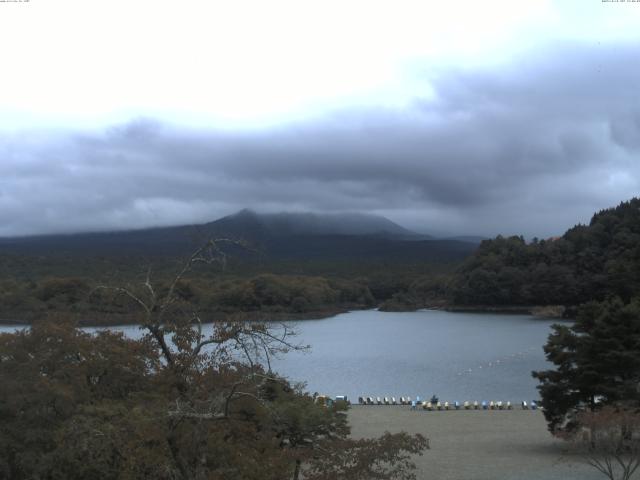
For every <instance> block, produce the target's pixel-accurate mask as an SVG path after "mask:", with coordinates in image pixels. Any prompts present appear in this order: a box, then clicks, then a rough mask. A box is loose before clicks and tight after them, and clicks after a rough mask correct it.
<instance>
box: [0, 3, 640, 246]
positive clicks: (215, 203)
mask: <svg viewBox="0 0 640 480" xmlns="http://www.w3.org/2000/svg"><path fill="white" fill-rule="evenodd" d="M0 42H1V45H2V49H0V60H1V63H0V65H1V68H2V77H1V80H0V235H1V236H8V235H24V234H37V233H51V232H75V231H86V230H105V229H125V228H137V227H146V226H152V225H174V224H186V223H194V222H206V221H210V220H213V219H216V218H218V217H220V216H222V215H226V214H229V213H233V212H235V211H237V210H239V209H241V208H245V207H249V208H253V209H255V210H258V211H316V212H339V211H359V212H371V213H376V214H382V215H385V216H387V217H388V218H390V219H391V220H394V221H396V222H398V223H400V224H402V225H403V226H405V227H408V228H412V229H416V230H419V231H422V232H425V233H441V232H442V233H447V234H479V235H486V236H494V235H496V234H498V233H502V234H524V235H525V236H528V237H531V236H539V237H546V236H551V235H556V234H561V233H563V232H564V231H565V230H566V229H567V228H569V227H571V226H573V225H574V224H576V223H578V222H587V221H588V220H589V218H590V216H591V214H592V213H593V212H594V211H596V210H599V209H601V208H605V207H609V206H614V205H616V204H617V203H619V202H620V201H622V200H626V199H629V198H631V197H633V196H635V195H638V194H639V193H640V2H630V1H628V0H627V2H623V3H620V2H618V3H614V2H606V1H602V0H576V1H573V0H559V1H552V0H547V1H545V0H535V1H525V0H520V1H513V0H509V1H506V0H504V1H503V0H497V1H492V0H484V1H481V2H480V1H455V2H427V1H424V0H423V1H416V2H411V1H398V0H394V1H393V2H391V1H389V2H372V1H371V0H368V1H349V0H342V1H335V2H333V1H327V0H323V1H322V2H305V1H302V0H291V1H277V0H270V1H268V2H262V1H255V2H245V1H233V2H227V1H225V2H222V1H220V2H212V1H211V2H206V1H186V0H181V1H167V2H158V1H148V2H147V1H136V2H131V1H120V0H110V1H102V0H100V1H87V0H81V1H65V0H56V1H54V2H52V1H48V0H30V1H28V2H26V1H24V0H23V1H22V2H0Z"/></svg>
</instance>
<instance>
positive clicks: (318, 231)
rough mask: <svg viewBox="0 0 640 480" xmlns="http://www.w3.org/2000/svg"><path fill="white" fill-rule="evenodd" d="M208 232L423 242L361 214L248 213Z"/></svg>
mask: <svg viewBox="0 0 640 480" xmlns="http://www.w3.org/2000/svg"><path fill="white" fill-rule="evenodd" d="M206 227H207V229H208V230H209V231H211V232H216V233H217V232H221V233H226V234H228V233H229V232H234V233H236V236H241V237H247V238H256V237H257V238H265V237H285V236H291V235H396V236H403V237H409V238H418V237H420V238H421V239H426V238H429V237H428V236H425V235H418V234H417V233H415V232H412V231H410V230H407V229H406V228H404V227H401V226H400V225H398V224H396V223H394V222H392V221H391V220H389V219H387V218H385V217H381V216H378V215H368V214H362V213H336V214H317V213H267V214H257V213H255V212H253V211H251V210H246V209H245V210H241V211H240V212H238V213H236V214H234V215H229V216H227V217H223V218H221V219H220V220H216V221H215V222H211V223H209V224H207V225H206Z"/></svg>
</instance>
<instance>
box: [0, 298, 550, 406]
mask: <svg viewBox="0 0 640 480" xmlns="http://www.w3.org/2000/svg"><path fill="white" fill-rule="evenodd" d="M293 323H294V324H295V328H296V330H297V331H298V333H299V335H298V338H297V340H298V341H299V342H300V343H301V344H310V345H311V351H310V352H309V353H300V352H293V353H289V354H287V355H285V356H283V357H282V358H279V359H276V360H275V361H273V362H272V366H273V367H274V370H276V371H278V372H279V373H281V374H283V375H285V376H287V377H288V378H290V379H291V380H293V381H302V380H304V381H306V382H307V388H308V390H309V391H311V392H314V391H317V392H320V393H325V394H328V395H332V396H334V395H348V396H349V397H350V398H351V399H353V400H355V399H357V397H358V396H360V395H363V396H395V397H399V396H407V395H409V396H411V397H414V398H415V396H416V395H420V396H421V397H422V398H425V397H427V396H428V397H430V396H431V395H432V394H436V395H438V396H439V397H440V398H441V399H442V400H449V401H453V400H458V401H464V400H478V401H481V400H503V401H506V400H510V401H511V402H517V401H521V400H527V401H530V400H531V399H536V398H538V392H537V390H536V388H535V386H536V380H534V379H533V378H532V377H531V371H532V370H541V369H547V368H550V364H548V363H547V362H546V360H545V358H544V352H543V350H542V346H543V345H544V343H545V342H546V338H547V336H548V334H549V332H550V329H549V327H550V325H551V324H552V323H554V322H553V321H551V320H543V319H539V318H534V317H531V316H528V315H496V314H476V313H452V312H443V311H438V310H425V311H418V312H402V313H395V312H394V313H389V312H379V311H376V310H365V311H353V312H349V313H345V314H341V315H337V316H335V317H331V318H325V319H322V320H305V321H301V322H293ZM111 328H112V329H114V330H120V331H124V332H125V333H126V334H127V335H128V336H131V337H138V336H140V330H139V328H138V327H137V326H123V327H111ZM15 329H16V327H15V326H0V332H2V331H13V330H15ZM89 330H95V329H89Z"/></svg>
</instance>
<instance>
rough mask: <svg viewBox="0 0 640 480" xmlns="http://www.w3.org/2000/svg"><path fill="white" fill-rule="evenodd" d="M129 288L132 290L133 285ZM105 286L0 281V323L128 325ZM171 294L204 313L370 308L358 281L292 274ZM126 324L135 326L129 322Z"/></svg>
mask: <svg viewBox="0 0 640 480" xmlns="http://www.w3.org/2000/svg"><path fill="white" fill-rule="evenodd" d="M130 283H131V285H132V288H135V285H136V282H130ZM137 283H138V284H141V282H137ZM109 285H110V284H109V283H105V284H99V283H97V282H95V281H93V280H91V279H87V278H79V277H48V278H43V279H39V280H37V281H35V282H34V281H17V280H4V281H2V282H0V318H7V319H11V318H12V319H14V320H20V319H23V320H29V319H31V318H36V317H38V316H41V315H42V314H43V313H47V312H56V313H61V312H64V313H72V314H76V315H77V316H78V317H79V319H80V320H81V321H82V316H83V315H86V316H87V317H92V318H98V319H100V318H102V319H104V318H106V317H107V316H110V317H112V318H111V321H114V322H117V321H125V322H126V321H129V319H128V318H127V316H129V315H130V312H131V311H132V309H131V307H132V300H131V299H130V298H127V297H126V296H122V295H117V293H114V292H113V291H111V290H109V289H105V288H102V286H109ZM138 288H139V287H138ZM160 288H167V282H164V283H162V282H160ZM177 293H178V295H179V296H180V298H181V299H182V300H185V301H188V302H189V304H190V305H191V307H192V308H197V309H198V311H200V312H202V313H206V314H216V313H220V314H229V313H239V312H245V313H246V312H261V313H263V314H265V315H268V314H279V313H281V314H284V313H291V314H307V313H314V312H317V313H322V312H326V311H327V310H331V309H336V308H346V307H352V308H356V307H357V308H366V307H371V306H373V305H374V304H375V300H374V298H373V296H372V294H371V291H370V290H369V288H368V287H367V285H366V284H365V283H363V282H362V281H357V280H342V279H325V278H322V277H312V276H298V275H272V274H263V275H258V276H255V277H251V278H248V279H244V278H234V279H219V280H211V279H205V278H195V279H189V280H183V281H181V282H179V284H178V285H177ZM96 315H97V317H96ZM130 320H131V321H135V319H134V318H133V317H132V318H131V319H130ZM84 323H86V321H85V322H84Z"/></svg>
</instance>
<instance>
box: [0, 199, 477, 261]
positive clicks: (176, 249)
mask: <svg viewBox="0 0 640 480" xmlns="http://www.w3.org/2000/svg"><path fill="white" fill-rule="evenodd" d="M210 238H231V239H235V240H242V241H244V242H246V243H247V244H248V245H249V246H251V252H253V253H246V252H241V251H235V250H234V252H233V254H235V255H241V256H244V257H247V256H248V257H255V258H256V259H257V258H260V259H262V260H264V259H267V260H275V261H277V260H286V259H295V260H380V259H393V260H398V261H411V262H414V261H449V260H456V259H459V258H462V257H464V256H466V255H467V254H469V253H470V252H471V251H472V250H473V249H474V248H475V245H473V244H471V243H469V242H464V241H456V240H435V239H432V238H431V237H428V236H426V235H418V234H416V233H414V232H411V231H410V230H407V229H405V228H403V227H401V226H400V225H397V224H395V223H393V222H391V221H390V220H388V219H386V218H384V217H380V216H376V215H367V214H359V213H349V214H331V215H324V214H315V213H277V214H258V213H255V212H253V211H251V210H246V209H245V210H242V211H240V212H238V213H236V214H234V215H229V216H226V217H223V218H221V219H218V220H216V221H214V222H210V223H206V224H200V225H183V226H178V227H163V228H149V229H140V230H128V231H120V232H102V233H100V232H98V233H95V232H94V233H79V234H69V235H45V236H34V237H16V238H4V239H2V240H0V253H22V254H46V255H49V254H71V255H78V254H80V255H181V254H185V253H188V252H189V251H191V250H193V249H194V248H196V247H197V246H199V245H201V244H202V243H203V242H204V241H206V240H207V239H210Z"/></svg>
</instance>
